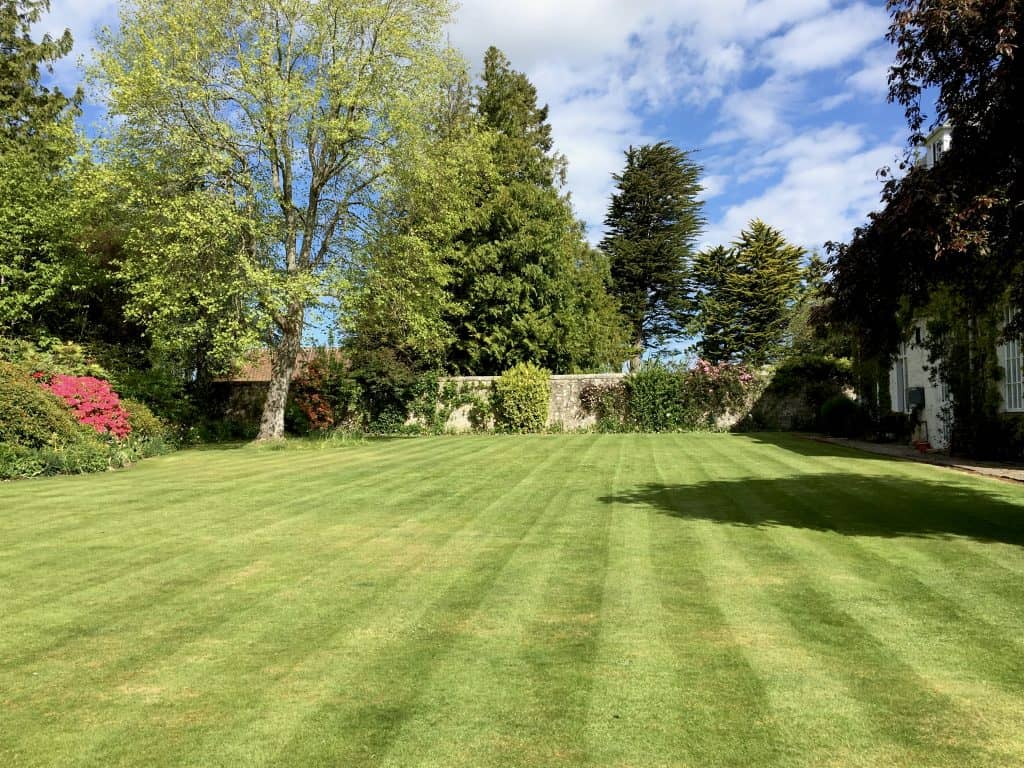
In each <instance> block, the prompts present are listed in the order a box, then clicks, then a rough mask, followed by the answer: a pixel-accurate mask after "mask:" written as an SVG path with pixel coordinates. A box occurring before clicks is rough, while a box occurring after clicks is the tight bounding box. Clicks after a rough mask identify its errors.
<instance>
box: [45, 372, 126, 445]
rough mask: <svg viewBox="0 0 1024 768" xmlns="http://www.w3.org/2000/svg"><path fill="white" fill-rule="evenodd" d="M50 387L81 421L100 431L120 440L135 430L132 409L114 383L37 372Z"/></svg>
mask: <svg viewBox="0 0 1024 768" xmlns="http://www.w3.org/2000/svg"><path fill="white" fill-rule="evenodd" d="M35 377H36V378H37V379H38V380H39V383H40V384H42V385H43V386H44V387H45V388H46V389H48V390H50V391H51V392H52V393H53V394H55V395H56V396H57V397H59V398H60V399H61V400H63V401H64V402H65V404H67V406H68V408H70V409H71V413H72V414H73V415H74V417H75V418H76V419H77V420H78V421H79V423H81V424H86V425H88V426H90V427H92V428H93V429H95V430H96V431H97V432H99V433H101V434H103V433H108V434H111V435H113V436H114V437H116V438H117V439H118V440H124V439H125V438H126V437H128V435H129V433H130V432H131V431H132V426H131V424H130V423H129V422H128V412H127V411H126V410H125V409H124V407H123V406H122V405H121V398H120V397H119V396H118V394H117V392H115V391H114V390H113V389H111V388H110V384H109V383H108V382H106V381H103V380H102V379H97V378H94V377H92V376H65V375H63V374H58V375H56V376H53V377H50V378H49V380H47V377H46V376H45V375H44V374H39V373H37V374H35Z"/></svg>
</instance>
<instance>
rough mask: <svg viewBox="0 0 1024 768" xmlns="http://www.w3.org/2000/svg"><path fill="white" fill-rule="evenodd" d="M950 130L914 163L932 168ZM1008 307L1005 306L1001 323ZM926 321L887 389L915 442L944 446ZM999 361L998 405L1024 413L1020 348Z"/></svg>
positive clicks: (940, 394)
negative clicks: (910, 418) (911, 426)
mask: <svg viewBox="0 0 1024 768" xmlns="http://www.w3.org/2000/svg"><path fill="white" fill-rule="evenodd" d="M951 140H952V133H951V131H950V127H949V126H948V125H943V126H940V127H939V128H937V129H935V130H934V131H933V132H932V133H931V134H930V135H929V136H928V138H927V139H926V140H925V143H924V146H923V147H922V152H921V154H920V155H919V156H918V163H920V164H922V165H924V166H925V167H928V168H930V167H932V166H933V165H934V164H935V162H936V161H937V160H938V159H939V158H940V157H942V154H943V153H944V152H945V151H946V150H948V149H949V146H950V142H951ZM1009 320H1010V310H1009V309H1007V310H1006V322H1009ZM927 333H928V331H927V328H926V322H925V321H923V320H919V321H917V322H915V323H914V324H913V326H912V327H911V328H910V337H909V340H908V341H906V342H904V343H903V344H901V345H900V348H899V351H898V353H897V355H896V360H895V362H894V363H893V366H892V369H891V370H890V371H889V393H890V395H891V398H892V409H893V411H896V412H898V413H907V414H914V415H915V416H916V421H917V427H916V428H915V431H914V436H913V439H914V441H915V442H921V443H928V444H930V445H931V446H932V447H933V448H937V449H940V450H944V449H946V448H948V447H949V437H950V436H949V413H948V410H949V404H950V403H949V391H948V389H947V388H946V386H945V384H944V383H943V382H942V381H940V380H938V377H937V375H935V374H933V373H932V370H931V368H932V366H930V365H929V363H928V350H927V349H926V348H925V342H926V341H927ZM998 352H999V361H1000V363H1001V364H1002V366H1003V380H1002V381H1001V382H1000V385H1001V390H1002V410H1003V411H1004V412H1007V413H1024V348H1022V345H1021V343H1020V342H1019V341H1017V340H1013V341H1009V342H1006V343H1005V344H1001V345H1000V347H999V350H998Z"/></svg>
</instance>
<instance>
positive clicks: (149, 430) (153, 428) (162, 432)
mask: <svg viewBox="0 0 1024 768" xmlns="http://www.w3.org/2000/svg"><path fill="white" fill-rule="evenodd" d="M121 406H122V407H123V408H124V409H125V410H126V411H127V412H128V423H129V424H131V425H132V436H133V437H137V438H145V439H147V440H148V439H152V438H166V437H168V436H169V430H168V428H167V424H166V423H165V422H164V420H163V419H161V418H160V417H159V416H157V415H156V414H155V413H153V411H151V410H150V409H149V406H147V405H146V404H145V403H140V402H139V401H138V400H131V399H129V398H122V399H121Z"/></svg>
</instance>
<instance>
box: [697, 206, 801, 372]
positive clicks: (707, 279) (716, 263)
mask: <svg viewBox="0 0 1024 768" xmlns="http://www.w3.org/2000/svg"><path fill="white" fill-rule="evenodd" d="M805 255H806V252H805V251H804V249H803V248H800V247H798V246H795V245H792V244H790V243H788V242H786V239H785V237H783V235H782V233H781V232H780V231H779V230H777V229H774V228H772V227H770V226H768V225H767V224H765V223H764V222H763V221H761V220H760V219H755V220H753V221H752V222H750V225H749V226H748V227H747V228H746V229H744V230H743V231H742V232H740V234H739V236H738V237H737V239H736V240H735V241H734V242H733V243H732V246H731V247H730V248H725V247H724V246H717V247H714V248H711V249H708V250H706V251H703V252H701V253H700V254H698V256H697V259H696V263H695V265H694V269H693V277H694V283H695V288H696V292H697V297H698V298H697V303H698V306H699V310H698V315H697V326H698V329H699V331H700V333H701V340H700V341H699V342H698V343H697V349H698V350H699V352H700V354H701V356H702V357H704V358H705V359H707V360H710V361H711V362H715V363H718V362H723V361H726V362H731V361H742V362H744V363H748V364H751V365H760V364H763V363H768V362H773V361H775V360H776V359H778V357H779V355H780V353H781V352H782V350H783V348H784V346H785V343H786V342H787V341H788V340H787V338H786V337H787V332H788V330H789V328H790V323H791V321H792V318H793V314H794V310H795V308H796V306H797V300H798V298H799V296H800V293H801V287H802V282H803V279H804V276H805V274H804V267H803V263H802V262H803V260H804V257H805Z"/></svg>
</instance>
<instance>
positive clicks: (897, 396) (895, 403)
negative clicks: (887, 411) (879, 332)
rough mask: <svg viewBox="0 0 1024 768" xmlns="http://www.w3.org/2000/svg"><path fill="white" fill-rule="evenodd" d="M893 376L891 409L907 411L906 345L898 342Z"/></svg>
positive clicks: (900, 411)
mask: <svg viewBox="0 0 1024 768" xmlns="http://www.w3.org/2000/svg"><path fill="white" fill-rule="evenodd" d="M893 370H894V372H895V374H896V375H895V376H894V377H893V385H894V388H895V391H894V392H893V393H892V409H893V410H894V411H895V412H897V413H906V412H907V347H906V345H905V344H900V351H899V354H898V356H897V357H896V364H895V365H894V366H893Z"/></svg>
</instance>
